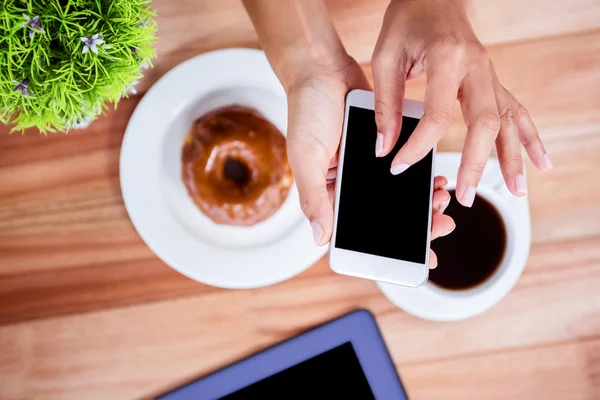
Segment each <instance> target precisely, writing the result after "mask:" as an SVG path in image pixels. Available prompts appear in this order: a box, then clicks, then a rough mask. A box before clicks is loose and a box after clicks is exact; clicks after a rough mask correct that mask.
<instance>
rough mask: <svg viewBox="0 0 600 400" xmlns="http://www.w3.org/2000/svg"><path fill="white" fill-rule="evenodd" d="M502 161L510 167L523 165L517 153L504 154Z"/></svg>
mask: <svg viewBox="0 0 600 400" xmlns="http://www.w3.org/2000/svg"><path fill="white" fill-rule="evenodd" d="M502 161H504V162H505V163H506V164H508V165H510V166H515V167H516V166H520V165H521V164H522V163H523V160H522V158H521V154H519V153H517V152H510V153H508V154H506V155H505V156H504V157H503V158H502Z"/></svg>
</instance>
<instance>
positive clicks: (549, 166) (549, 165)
mask: <svg viewBox="0 0 600 400" xmlns="http://www.w3.org/2000/svg"><path fill="white" fill-rule="evenodd" d="M544 164H546V170H548V171H549V170H551V169H554V165H552V161H551V160H550V156H549V155H548V153H546V154H544Z"/></svg>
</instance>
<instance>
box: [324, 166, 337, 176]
mask: <svg viewBox="0 0 600 400" xmlns="http://www.w3.org/2000/svg"><path fill="white" fill-rule="evenodd" d="M336 177H337V168H331V169H330V170H329V171H327V175H325V179H335V178H336Z"/></svg>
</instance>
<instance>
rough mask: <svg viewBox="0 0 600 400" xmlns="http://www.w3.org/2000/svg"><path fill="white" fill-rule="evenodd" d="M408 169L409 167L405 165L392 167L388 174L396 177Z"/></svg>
mask: <svg viewBox="0 0 600 400" xmlns="http://www.w3.org/2000/svg"><path fill="white" fill-rule="evenodd" d="M408 167H410V165H408V164H406V163H402V164H398V165H392V168H391V169H390V172H391V173H392V175H398V174H401V173H403V172H404V171H406V170H407V169H408Z"/></svg>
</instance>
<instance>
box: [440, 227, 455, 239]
mask: <svg viewBox="0 0 600 400" xmlns="http://www.w3.org/2000/svg"><path fill="white" fill-rule="evenodd" d="M455 229H456V224H454V226H453V227H452V229H450V230H449V231H446V232H444V233H440V237H444V236H448V235H449V234H451V233H452V232H454V230H455Z"/></svg>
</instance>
